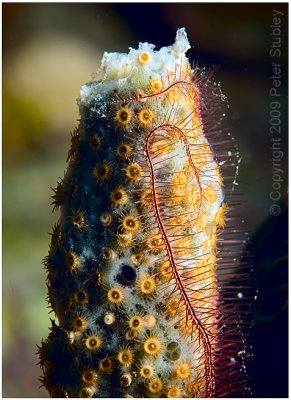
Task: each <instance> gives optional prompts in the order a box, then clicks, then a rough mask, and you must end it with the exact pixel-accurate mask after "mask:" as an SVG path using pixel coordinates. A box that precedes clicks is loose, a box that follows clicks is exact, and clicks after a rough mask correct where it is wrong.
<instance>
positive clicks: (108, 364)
mask: <svg viewBox="0 0 291 400" xmlns="http://www.w3.org/2000/svg"><path fill="white" fill-rule="evenodd" d="M113 369H114V365H113V360H112V357H108V356H107V357H105V358H103V359H102V360H100V361H99V370H100V371H102V372H105V373H110V372H112V371H113Z"/></svg>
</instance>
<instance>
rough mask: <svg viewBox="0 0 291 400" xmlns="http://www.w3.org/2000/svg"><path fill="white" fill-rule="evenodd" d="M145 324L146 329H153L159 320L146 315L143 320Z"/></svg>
mask: <svg viewBox="0 0 291 400" xmlns="http://www.w3.org/2000/svg"><path fill="white" fill-rule="evenodd" d="M143 323H144V326H145V328H147V329H152V328H154V327H155V326H156V324H157V320H156V318H155V317H154V316H153V315H150V314H149V315H146V316H145V317H144V319H143Z"/></svg>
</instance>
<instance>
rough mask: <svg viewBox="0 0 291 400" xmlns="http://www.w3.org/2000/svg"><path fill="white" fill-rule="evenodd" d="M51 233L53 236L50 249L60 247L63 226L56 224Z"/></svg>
mask: <svg viewBox="0 0 291 400" xmlns="http://www.w3.org/2000/svg"><path fill="white" fill-rule="evenodd" d="M50 235H51V236H52V238H51V242H50V250H56V249H57V248H58V247H59V245H60V243H61V240H62V231H61V226H60V225H59V224H56V225H55V226H54V227H53V228H52V233H51V234H50Z"/></svg>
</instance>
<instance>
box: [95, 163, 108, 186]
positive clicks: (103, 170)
mask: <svg viewBox="0 0 291 400" xmlns="http://www.w3.org/2000/svg"><path fill="white" fill-rule="evenodd" d="M110 174H111V167H110V165H109V164H108V163H107V162H103V163H101V164H97V165H96V166H95V168H94V169H93V175H94V177H95V178H96V181H97V182H98V183H104V182H106V181H108V179H109V178H110Z"/></svg>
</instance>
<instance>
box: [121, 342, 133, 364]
mask: <svg viewBox="0 0 291 400" xmlns="http://www.w3.org/2000/svg"><path fill="white" fill-rule="evenodd" d="M133 358H134V357H133V352H132V350H131V349H129V348H128V347H125V348H123V349H121V350H120V351H119V353H118V354H117V360H118V361H119V362H120V364H121V365H122V366H124V367H128V366H129V365H131V364H132V363H133Z"/></svg>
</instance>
